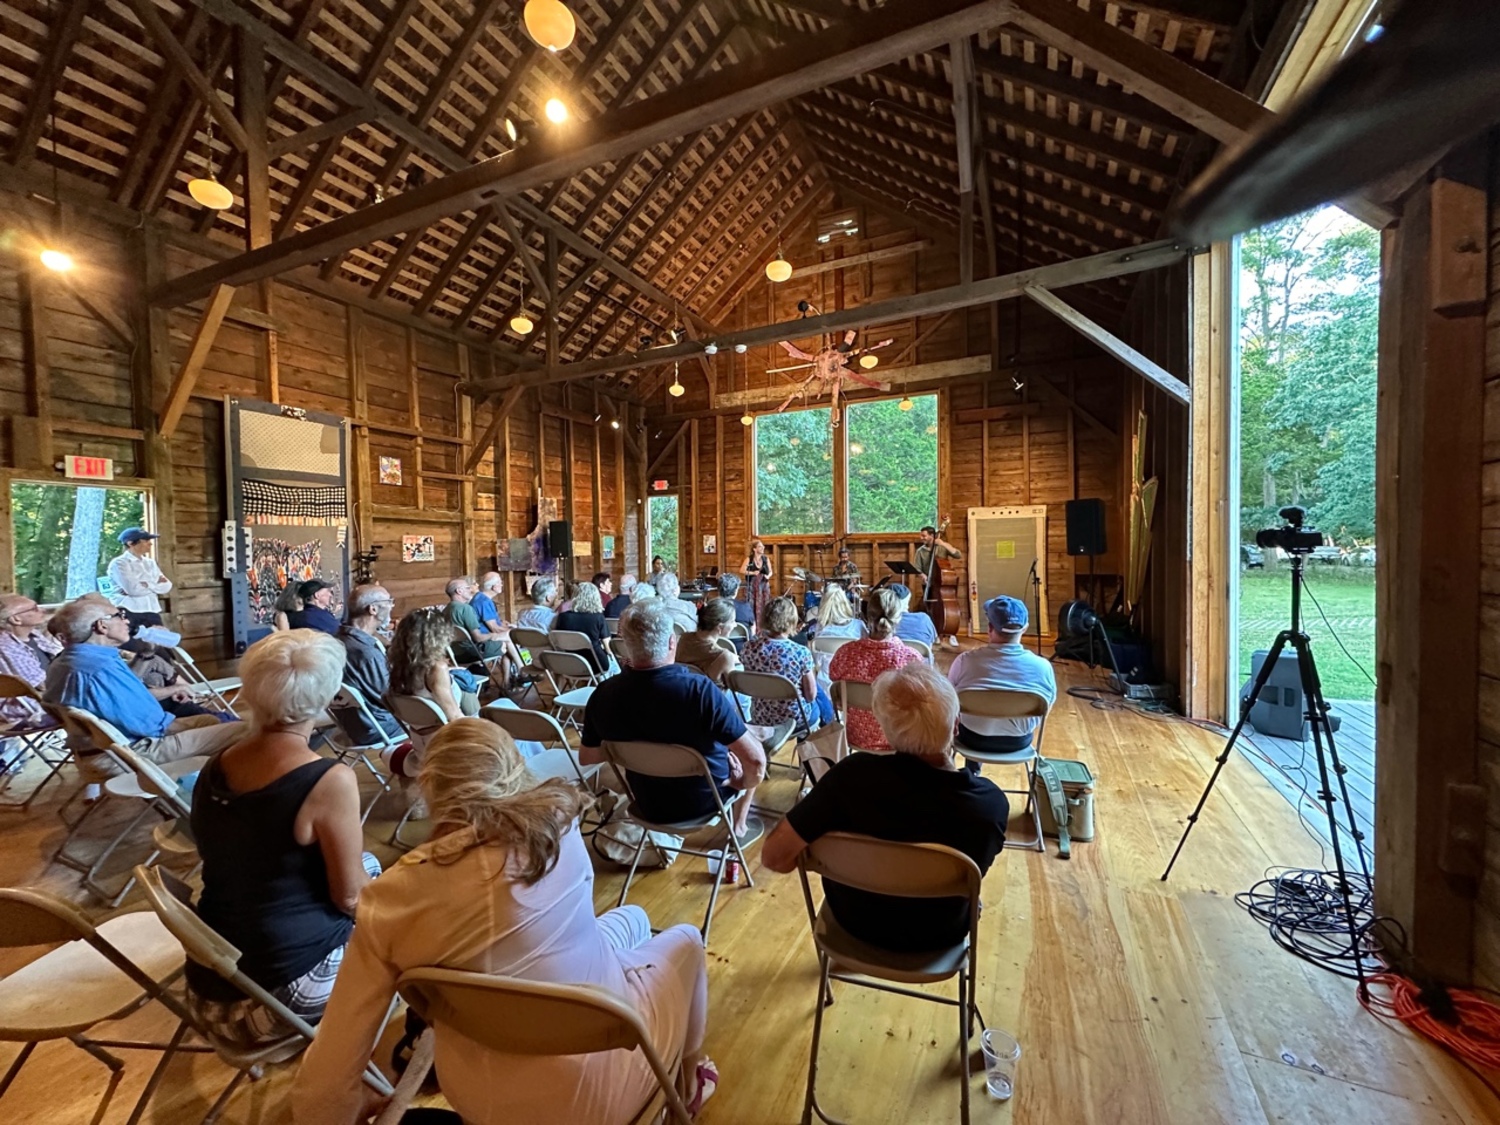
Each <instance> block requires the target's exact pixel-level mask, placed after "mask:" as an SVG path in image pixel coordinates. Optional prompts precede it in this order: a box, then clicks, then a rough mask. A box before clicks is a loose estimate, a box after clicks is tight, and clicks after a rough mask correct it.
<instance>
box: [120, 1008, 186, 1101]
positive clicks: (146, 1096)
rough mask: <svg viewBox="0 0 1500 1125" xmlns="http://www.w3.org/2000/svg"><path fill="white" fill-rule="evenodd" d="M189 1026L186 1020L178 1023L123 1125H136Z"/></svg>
mask: <svg viewBox="0 0 1500 1125" xmlns="http://www.w3.org/2000/svg"><path fill="white" fill-rule="evenodd" d="M190 1026H191V1025H190V1024H189V1023H188V1021H187V1020H179V1021H178V1023H177V1030H176V1031H175V1032H174V1033H173V1035H172V1040H171V1042H170V1043H168V1044H167V1049H166V1050H165V1051H163V1052H162V1055H161V1059H160V1061H158V1062H157V1064H156V1069H155V1070H153V1071H152V1072H151V1077H150V1078H149V1079H147V1080H146V1088H145V1089H144V1090H142V1091H141V1096H140V1097H139V1098H137V1099H136V1103H135V1108H134V1109H133V1110H131V1111H130V1118H129V1119H128V1120H127V1121H126V1122H125V1125H138V1122H139V1121H140V1120H141V1117H142V1115H143V1114H145V1112H146V1106H147V1105H148V1104H149V1103H150V1101H151V1095H152V1094H154V1093H156V1088H157V1087H158V1086H160V1085H161V1080H162V1079H163V1078H164V1077H165V1076H166V1073H167V1064H168V1063H170V1062H171V1061H172V1057H173V1056H174V1055H175V1054H177V1048H178V1047H180V1046H181V1045H182V1039H183V1036H185V1035H186V1034H187V1033H188V1028H189V1027H190Z"/></svg>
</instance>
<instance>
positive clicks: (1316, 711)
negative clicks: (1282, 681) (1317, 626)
mask: <svg viewBox="0 0 1500 1125" xmlns="http://www.w3.org/2000/svg"><path fill="white" fill-rule="evenodd" d="M1304 643H1305V644H1306V646H1307V648H1306V651H1307V675H1306V676H1305V677H1304V678H1303V683H1302V694H1303V701H1304V702H1305V703H1306V705H1307V719H1308V726H1309V729H1310V730H1311V732H1312V737H1313V749H1314V751H1315V752H1316V753H1317V754H1318V755H1319V756H1320V757H1321V756H1322V753H1323V748H1322V746H1321V745H1320V744H1319V740H1320V739H1321V740H1322V741H1323V742H1324V743H1326V744H1327V748H1328V750H1327V756H1328V765H1329V768H1330V770H1331V772H1332V777H1333V779H1334V780H1336V781H1337V782H1338V788H1339V791H1338V796H1337V798H1332V797H1331V799H1336V800H1342V801H1343V803H1344V815H1345V818H1346V819H1347V820H1348V822H1349V838H1350V839H1351V840H1353V841H1354V847H1355V854H1356V858H1357V859H1358V860H1359V872H1360V874H1361V875H1363V876H1364V879H1365V884H1366V886H1367V887H1368V886H1371V885H1373V884H1372V882H1371V879H1370V861H1369V857H1368V854H1367V849H1366V845H1365V834H1364V832H1362V831H1361V830H1360V827H1359V823H1358V821H1357V820H1355V817H1354V803H1353V802H1352V801H1350V800H1349V781H1348V773H1349V771H1348V769H1347V768H1346V767H1345V766H1344V763H1343V762H1341V761H1340V760H1339V751H1338V746H1337V744H1336V743H1335V742H1334V738H1333V723H1332V722H1331V721H1330V720H1329V718H1328V701H1327V700H1326V699H1324V698H1323V680H1322V677H1321V676H1320V675H1319V674H1318V663H1317V661H1316V660H1314V659H1313V654H1312V641H1311V639H1310V638H1307V639H1305V640H1304ZM1299 670H1300V663H1299ZM1323 785H1324V788H1325V790H1327V789H1328V785H1327V782H1326V781H1325V782H1324V783H1323ZM1328 791H1329V793H1330V795H1331V794H1332V791H1331V790H1328ZM1331 830H1332V825H1330V831H1331ZM1341 870H1342V869H1341Z"/></svg>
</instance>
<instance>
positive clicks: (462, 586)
mask: <svg viewBox="0 0 1500 1125" xmlns="http://www.w3.org/2000/svg"><path fill="white" fill-rule="evenodd" d="M443 593H445V594H447V595H448V604H447V605H446V606H444V607H443V615H444V616H445V617H447V618H448V621H449V622H450V623H451V624H452V625H453V629H454V631H455V632H456V633H457V634H458V636H457V637H455V638H454V641H453V655H454V656H455V657H457V658H458V662H459V663H460V664H480V663H483V662H484V661H486V660H493V659H495V657H497V656H500V655H501V654H502V653H504V652H505V636H506V635H505V634H504V633H492V632H490V630H489V629H488V627H487V626H485V624H484V623H483V622H481V621H480V620H479V615H478V614H477V613H475V612H474V607H473V606H472V605H470V604H469V603H470V602H472V601H473V600H474V595H475V594H477V593H479V584H478V583H477V582H475V581H474V579H472V578H470V577H469V576H468V575H467V574H465V575H463V576H462V577H460V578H453V579H450V580H449V582H448V584H447V585H446V586H444V587H443Z"/></svg>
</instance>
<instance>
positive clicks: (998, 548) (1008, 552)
mask: <svg viewBox="0 0 1500 1125" xmlns="http://www.w3.org/2000/svg"><path fill="white" fill-rule="evenodd" d="M995 557H996V558H997V559H1013V558H1015V557H1016V541H1015V540H1014V539H1001V540H998V541H997V542H996V543H995Z"/></svg>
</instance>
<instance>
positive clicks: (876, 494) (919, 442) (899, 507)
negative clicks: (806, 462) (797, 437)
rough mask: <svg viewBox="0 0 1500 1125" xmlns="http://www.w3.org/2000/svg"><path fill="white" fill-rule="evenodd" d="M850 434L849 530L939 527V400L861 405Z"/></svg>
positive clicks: (850, 421)
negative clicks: (904, 404) (905, 407)
mask: <svg viewBox="0 0 1500 1125" xmlns="http://www.w3.org/2000/svg"><path fill="white" fill-rule="evenodd" d="M845 425H846V426H848V429H849V530H850V531H851V532H852V533H854V534H862V533H868V532H886V531H916V530H917V529H918V528H920V527H922V526H924V525H926V524H929V523H936V522H937V505H938V497H937V453H938V446H937V442H938V438H937V395H922V396H921V397H920V398H916V397H914V398H913V399H912V408H911V409H910V410H902V409H901V407H900V402H899V400H897V399H889V398H888V399H880V400H878V401H876V402H861V403H856V404H854V405H852V406H850V407H849V409H848V411H847V412H846V413H845Z"/></svg>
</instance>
